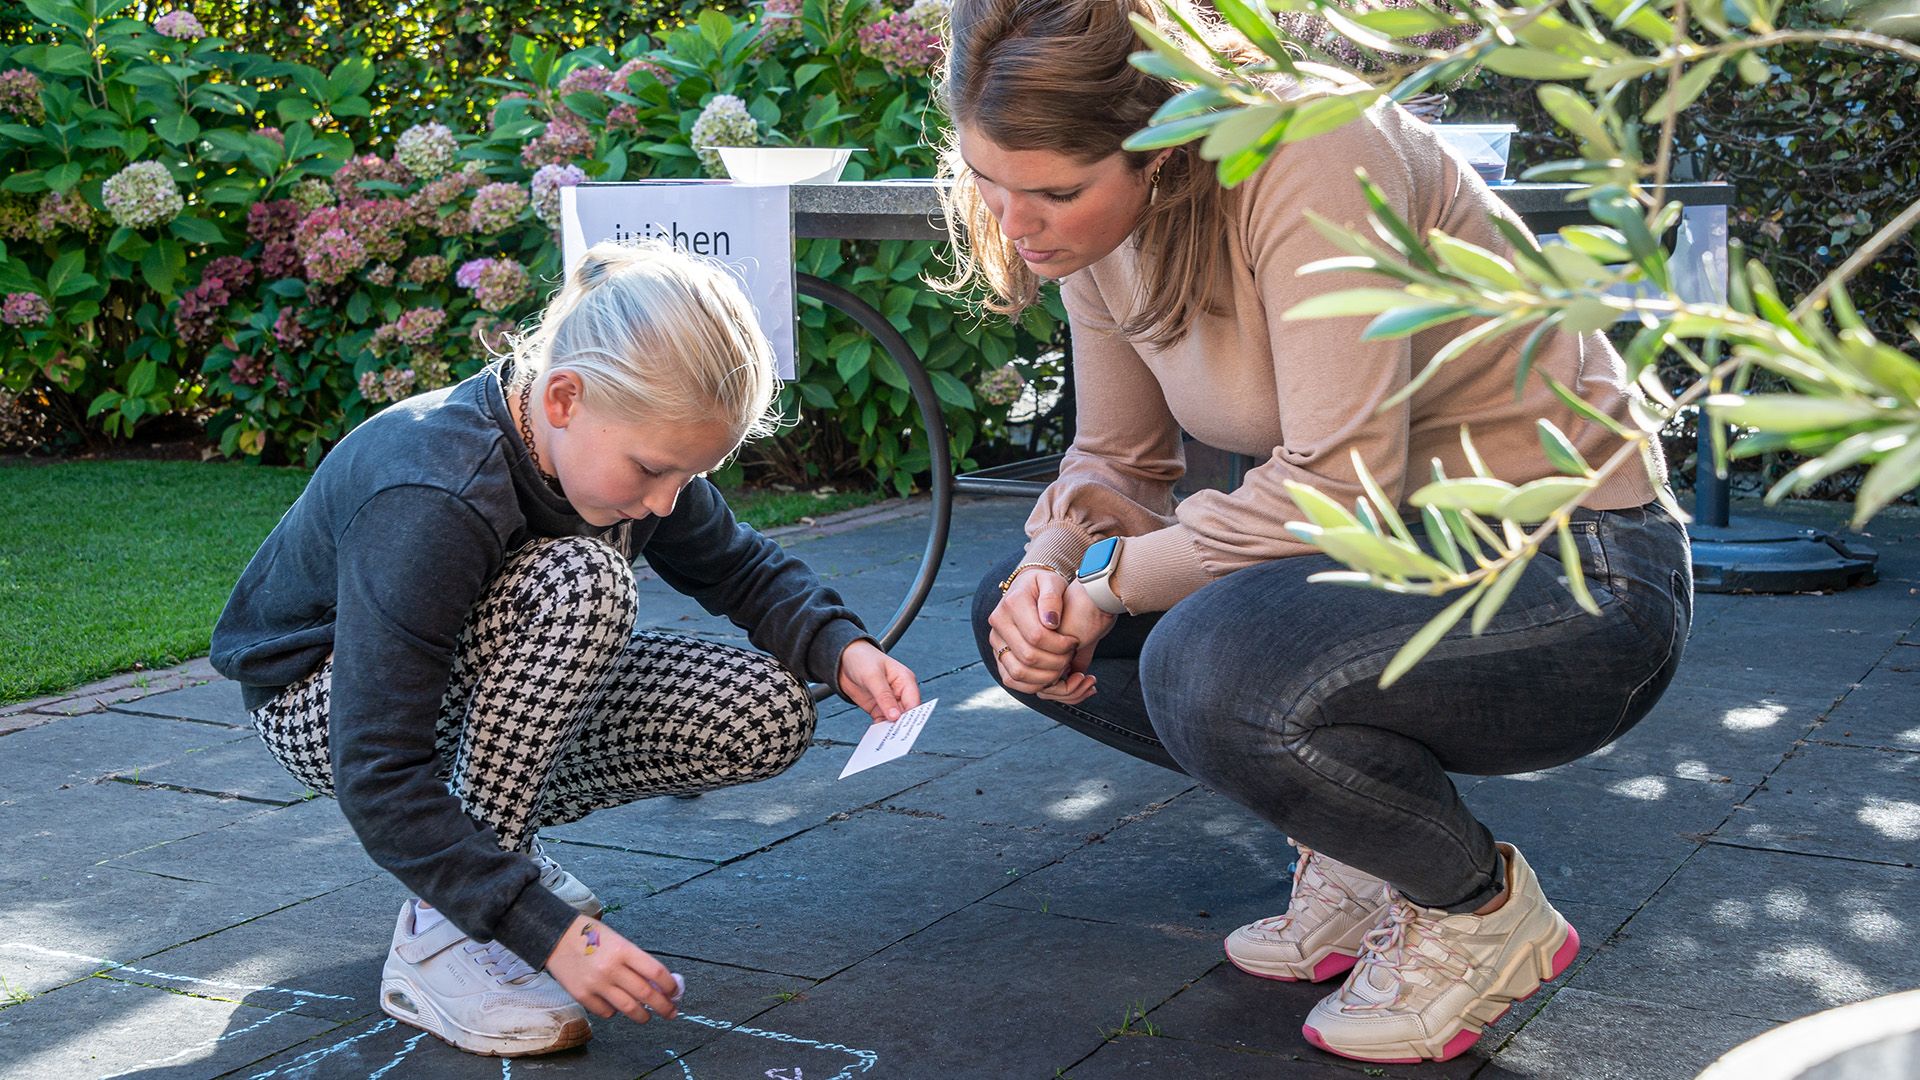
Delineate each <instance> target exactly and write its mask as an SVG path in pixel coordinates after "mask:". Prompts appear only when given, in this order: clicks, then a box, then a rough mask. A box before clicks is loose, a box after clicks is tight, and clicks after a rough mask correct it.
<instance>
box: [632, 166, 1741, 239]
mask: <svg viewBox="0 0 1920 1080" xmlns="http://www.w3.org/2000/svg"><path fill="white" fill-rule="evenodd" d="M640 182H642V183H644V181H640ZM944 183H945V181H941V180H934V179H919V178H916V179H909V180H850V181H842V182H841V183H837V184H796V185H794V186H793V188H792V192H793V196H792V198H793V234H794V235H795V236H800V237H835V238H838V239H842V240H944V239H946V236H947V231H946V226H945V225H944V224H943V223H942V218H941V212H940V188H941V186H942V185H943V184H944ZM596 186H597V185H596ZM1580 187H1581V185H1579V184H1500V185H1498V186H1496V187H1495V188H1494V191H1496V192H1497V193H1498V194H1499V195H1500V197H1501V198H1502V199H1504V200H1505V201H1506V203H1507V205H1508V206H1511V207H1513V209H1514V211H1515V212H1516V213H1518V214H1521V215H1554V214H1565V213H1569V212H1572V213H1578V212H1579V210H1580V207H1579V206H1578V204H1569V203H1568V202H1567V193H1568V192H1571V191H1577V190H1579V189H1580ZM1667 198H1669V199H1671V200H1674V201H1676V202H1679V203H1681V204H1683V205H1687V206H1724V205H1726V204H1728V203H1730V202H1732V201H1733V185H1731V184H1725V183H1704V184H1668V185H1667Z"/></svg>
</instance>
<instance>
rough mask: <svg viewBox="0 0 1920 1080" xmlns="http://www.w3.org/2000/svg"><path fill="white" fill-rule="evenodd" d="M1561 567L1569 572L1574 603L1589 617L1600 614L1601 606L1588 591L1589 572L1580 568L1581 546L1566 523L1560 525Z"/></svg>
mask: <svg viewBox="0 0 1920 1080" xmlns="http://www.w3.org/2000/svg"><path fill="white" fill-rule="evenodd" d="M1558 531H1559V533H1560V566H1561V567H1562V568H1563V569H1565V570H1566V572H1567V591H1568V592H1570V593H1572V594H1573V602H1574V603H1576V604H1579V605H1580V607H1581V608H1582V609H1584V610H1585V611H1586V612H1587V614H1589V615H1598V614H1600V605H1599V604H1596V603H1594V602H1593V594H1592V593H1591V592H1588V591H1587V572H1586V571H1585V570H1583V569H1581V567H1580V545H1579V544H1577V543H1575V542H1574V539H1573V530H1572V529H1569V528H1567V523H1566V522H1564V521H1563V522H1561V523H1560V528H1559V530H1558Z"/></svg>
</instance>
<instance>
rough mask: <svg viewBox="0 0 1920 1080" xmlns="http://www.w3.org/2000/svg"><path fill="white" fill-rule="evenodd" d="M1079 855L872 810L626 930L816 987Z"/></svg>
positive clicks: (751, 862) (642, 941)
mask: <svg viewBox="0 0 1920 1080" xmlns="http://www.w3.org/2000/svg"><path fill="white" fill-rule="evenodd" d="M1073 846H1075V842H1074V841H1071V840H1066V839H1064V838H1061V837H1058V836H1053V835H1049V834H1046V833H1043V832H1033V831H1028V830H1023V829H980V828H974V827H970V826H968V825H966V824H963V823H959V822H951V821H941V820H936V819H933V818H927V817H919V816H911V815H907V814H894V813H886V812H883V811H872V810H870V811H865V812H862V813H858V814H855V815H853V816H852V817H851V818H849V819H848V820H846V821H837V822H833V823H831V824H828V825H825V826H823V827H821V828H818V829H814V830H812V831H810V832H808V833H806V834H804V835H802V836H799V837H796V838H794V839H792V840H789V841H787V842H786V843H783V844H780V845H778V846H777V847H774V848H773V849H771V850H769V851H764V852H760V853H758V854H756V855H753V856H751V857H749V858H746V859H742V860H740V861H739V862H736V863H732V864H730V865H728V866H725V867H722V868H720V869H718V870H715V871H714V872H712V873H709V874H704V875H702V876H700V877H697V878H695V879H693V880H692V881H689V882H687V883H685V884H683V885H679V886H676V887H673V888H669V889H667V890H665V891H663V892H661V893H658V894H656V895H654V896H650V897H646V898H644V899H641V900H637V901H634V902H633V903H631V904H629V905H627V907H626V908H624V909H622V911H621V912H620V920H624V921H625V922H624V925H628V926H632V927H634V928H635V930H634V931H633V933H634V934H635V935H636V936H635V937H634V940H635V941H636V942H637V943H638V944H639V945H640V946H641V948H644V949H646V950H647V951H649V952H653V953H656V954H660V953H665V954H669V955H673V956H685V957H698V958H700V959H702V960H708V961H712V962H716V963H727V964H734V965H737V966H740V967H751V968H758V969H762V970H767V971H779V972H785V973H787V974H792V975H800V976H805V977H808V978H815V979H819V978H825V977H827V976H829V975H831V974H833V973H834V972H836V971H839V970H840V969H842V968H845V967H847V966H849V965H851V964H854V963H856V962H858V961H860V960H861V959H863V958H865V957H867V956H870V955H872V954H873V953H875V952H877V951H879V950H881V949H884V948H886V947H887V946H889V945H891V944H893V943H894V942H896V941H899V940H900V939H901V938H903V937H906V936H908V935H909V934H912V933H913V932H915V931H917V930H920V929H921V928H923V927H926V926H928V925H930V924H932V923H934V922H937V921H939V920H940V919H942V918H944V917H945V916H947V915H948V914H950V913H952V912H954V911H956V910H958V909H960V908H962V907H965V906H966V905H968V904H971V903H973V902H974V901H976V900H979V899H980V898H982V897H984V896H988V895H990V894H992V893H993V892H995V891H996V890H998V889H1000V888H1001V887H1003V886H1005V885H1006V884H1007V883H1008V882H1009V881H1012V880H1013V879H1014V878H1016V877H1018V876H1020V875H1022V874H1027V873H1031V872H1032V871H1034V870H1037V869H1039V868H1040V867H1041V866H1044V865H1046V864H1048V863H1050V862H1052V861H1054V860H1055V859H1057V858H1059V857H1060V856H1062V855H1064V854H1066V853H1067V851H1069V850H1071V849H1072V847H1073ZM614 925H615V926H616V927H618V926H621V925H623V924H622V922H621V921H618V920H617V921H616V922H615V924H614Z"/></svg>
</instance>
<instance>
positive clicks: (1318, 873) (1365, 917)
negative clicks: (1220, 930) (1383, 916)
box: [1227, 844, 1387, 982]
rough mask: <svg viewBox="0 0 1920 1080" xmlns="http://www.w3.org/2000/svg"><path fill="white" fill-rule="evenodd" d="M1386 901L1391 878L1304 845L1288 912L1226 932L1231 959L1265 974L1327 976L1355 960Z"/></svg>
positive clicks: (1300, 978) (1288, 978) (1293, 978)
mask: <svg viewBox="0 0 1920 1080" xmlns="http://www.w3.org/2000/svg"><path fill="white" fill-rule="evenodd" d="M1294 846H1295V847H1300V845H1298V844H1296V845H1294ZM1386 907H1387V883H1386V882H1384V881H1381V880H1380V879H1379V878H1377V877H1374V876H1373V875H1371V874H1363V873H1361V872H1360V871H1358V870H1355V869H1354V868H1353V867H1351V866H1347V865H1345V864H1343V863H1338V862H1335V861H1334V860H1332V859H1329V858H1327V857H1326V856H1325V855H1322V854H1320V853H1319V852H1317V851H1312V850H1310V849H1308V848H1305V847H1300V858H1299V859H1297V860H1295V862H1294V864H1293V897H1292V899H1291V900H1289V901H1288V903H1287V910H1286V913H1285V914H1283V915H1275V916H1272V917H1271V918H1266V919H1261V920H1260V921H1259V922H1254V923H1248V924H1247V925H1245V926H1243V927H1241V928H1240V929H1238V930H1235V931H1234V932H1233V933H1231V934H1229V935H1227V959H1228V960H1230V961H1232V962H1233V966H1234V967H1237V968H1239V969H1240V970H1241V971H1244V972H1246V973H1247V974H1249V975H1258V976H1260V977H1261V978H1263V979H1282V980H1285V981H1288V982H1295V981H1305V982H1322V981H1324V980H1326V979H1331V978H1333V977H1334V976H1335V975H1339V974H1341V973H1342V972H1344V971H1346V970H1347V969H1348V968H1350V967H1352V966H1353V963H1354V959H1355V958H1356V957H1358V956H1359V955H1360V939H1361V938H1363V937H1365V936H1366V933H1367V931H1368V930H1370V929H1372V927H1373V924H1374V923H1376V922H1378V921H1380V913H1381V912H1382V911H1384V910H1386Z"/></svg>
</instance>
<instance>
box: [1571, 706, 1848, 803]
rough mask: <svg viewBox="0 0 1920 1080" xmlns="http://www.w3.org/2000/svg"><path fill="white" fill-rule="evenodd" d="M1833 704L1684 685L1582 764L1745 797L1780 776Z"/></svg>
mask: <svg viewBox="0 0 1920 1080" xmlns="http://www.w3.org/2000/svg"><path fill="white" fill-rule="evenodd" d="M1830 704H1831V698H1830V697H1822V696H1820V695H1813V696H1808V695H1805V694H1801V695H1794V696H1786V695H1774V694H1760V693H1751V694H1747V693H1740V692H1738V691H1733V690H1727V689H1722V688H1716V687H1706V686H1699V685H1695V684H1691V683H1683V684H1676V685H1674V686H1670V687H1668V689H1667V692H1666V693H1665V694H1664V695H1662V696H1661V698H1660V701H1659V702H1658V703H1657V704H1656V705H1654V707H1653V711H1652V712H1650V713H1648V714H1647V716H1646V718H1645V719H1643V720H1641V721H1640V723H1639V724H1637V725H1635V726H1634V727H1633V729H1632V730H1630V731H1628V732H1627V733H1626V734H1625V735H1622V736H1621V737H1620V738H1619V739H1618V740H1616V741H1614V742H1613V743H1611V744H1610V745H1607V746H1603V747H1601V748H1600V749H1599V750H1598V751H1596V752H1595V753H1593V754H1590V755H1588V756H1587V757H1585V758H1582V759H1581V760H1580V762H1579V764H1580V765H1581V766H1583V767H1585V768H1589V769H1595V770H1599V771H1603V772H1610V773H1622V774H1630V775H1635V776H1642V775H1652V776H1666V777H1672V778H1675V779H1681V780H1700V781H1708V782H1719V783H1731V784H1735V785H1740V786H1741V787H1742V790H1743V791H1744V790H1745V789H1749V788H1751V787H1753V786H1754V785H1755V784H1758V783H1759V782H1760V781H1761V780H1763V779H1765V778H1766V776H1767V774H1768V773H1770V772H1772V771H1773V769H1774V767H1775V766H1777V765H1778V764H1779V763H1780V755H1781V753H1782V752H1783V751H1784V750H1785V749H1786V748H1787V747H1789V746H1791V745H1793V742H1794V740H1796V739H1799V738H1801V737H1803V736H1805V735H1806V734H1808V733H1809V732H1811V731H1812V730H1813V729H1814V728H1815V727H1816V726H1817V725H1818V724H1819V723H1820V719H1821V717H1822V716H1824V715H1826V710H1827V707H1828V706H1829V705H1830Z"/></svg>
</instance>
